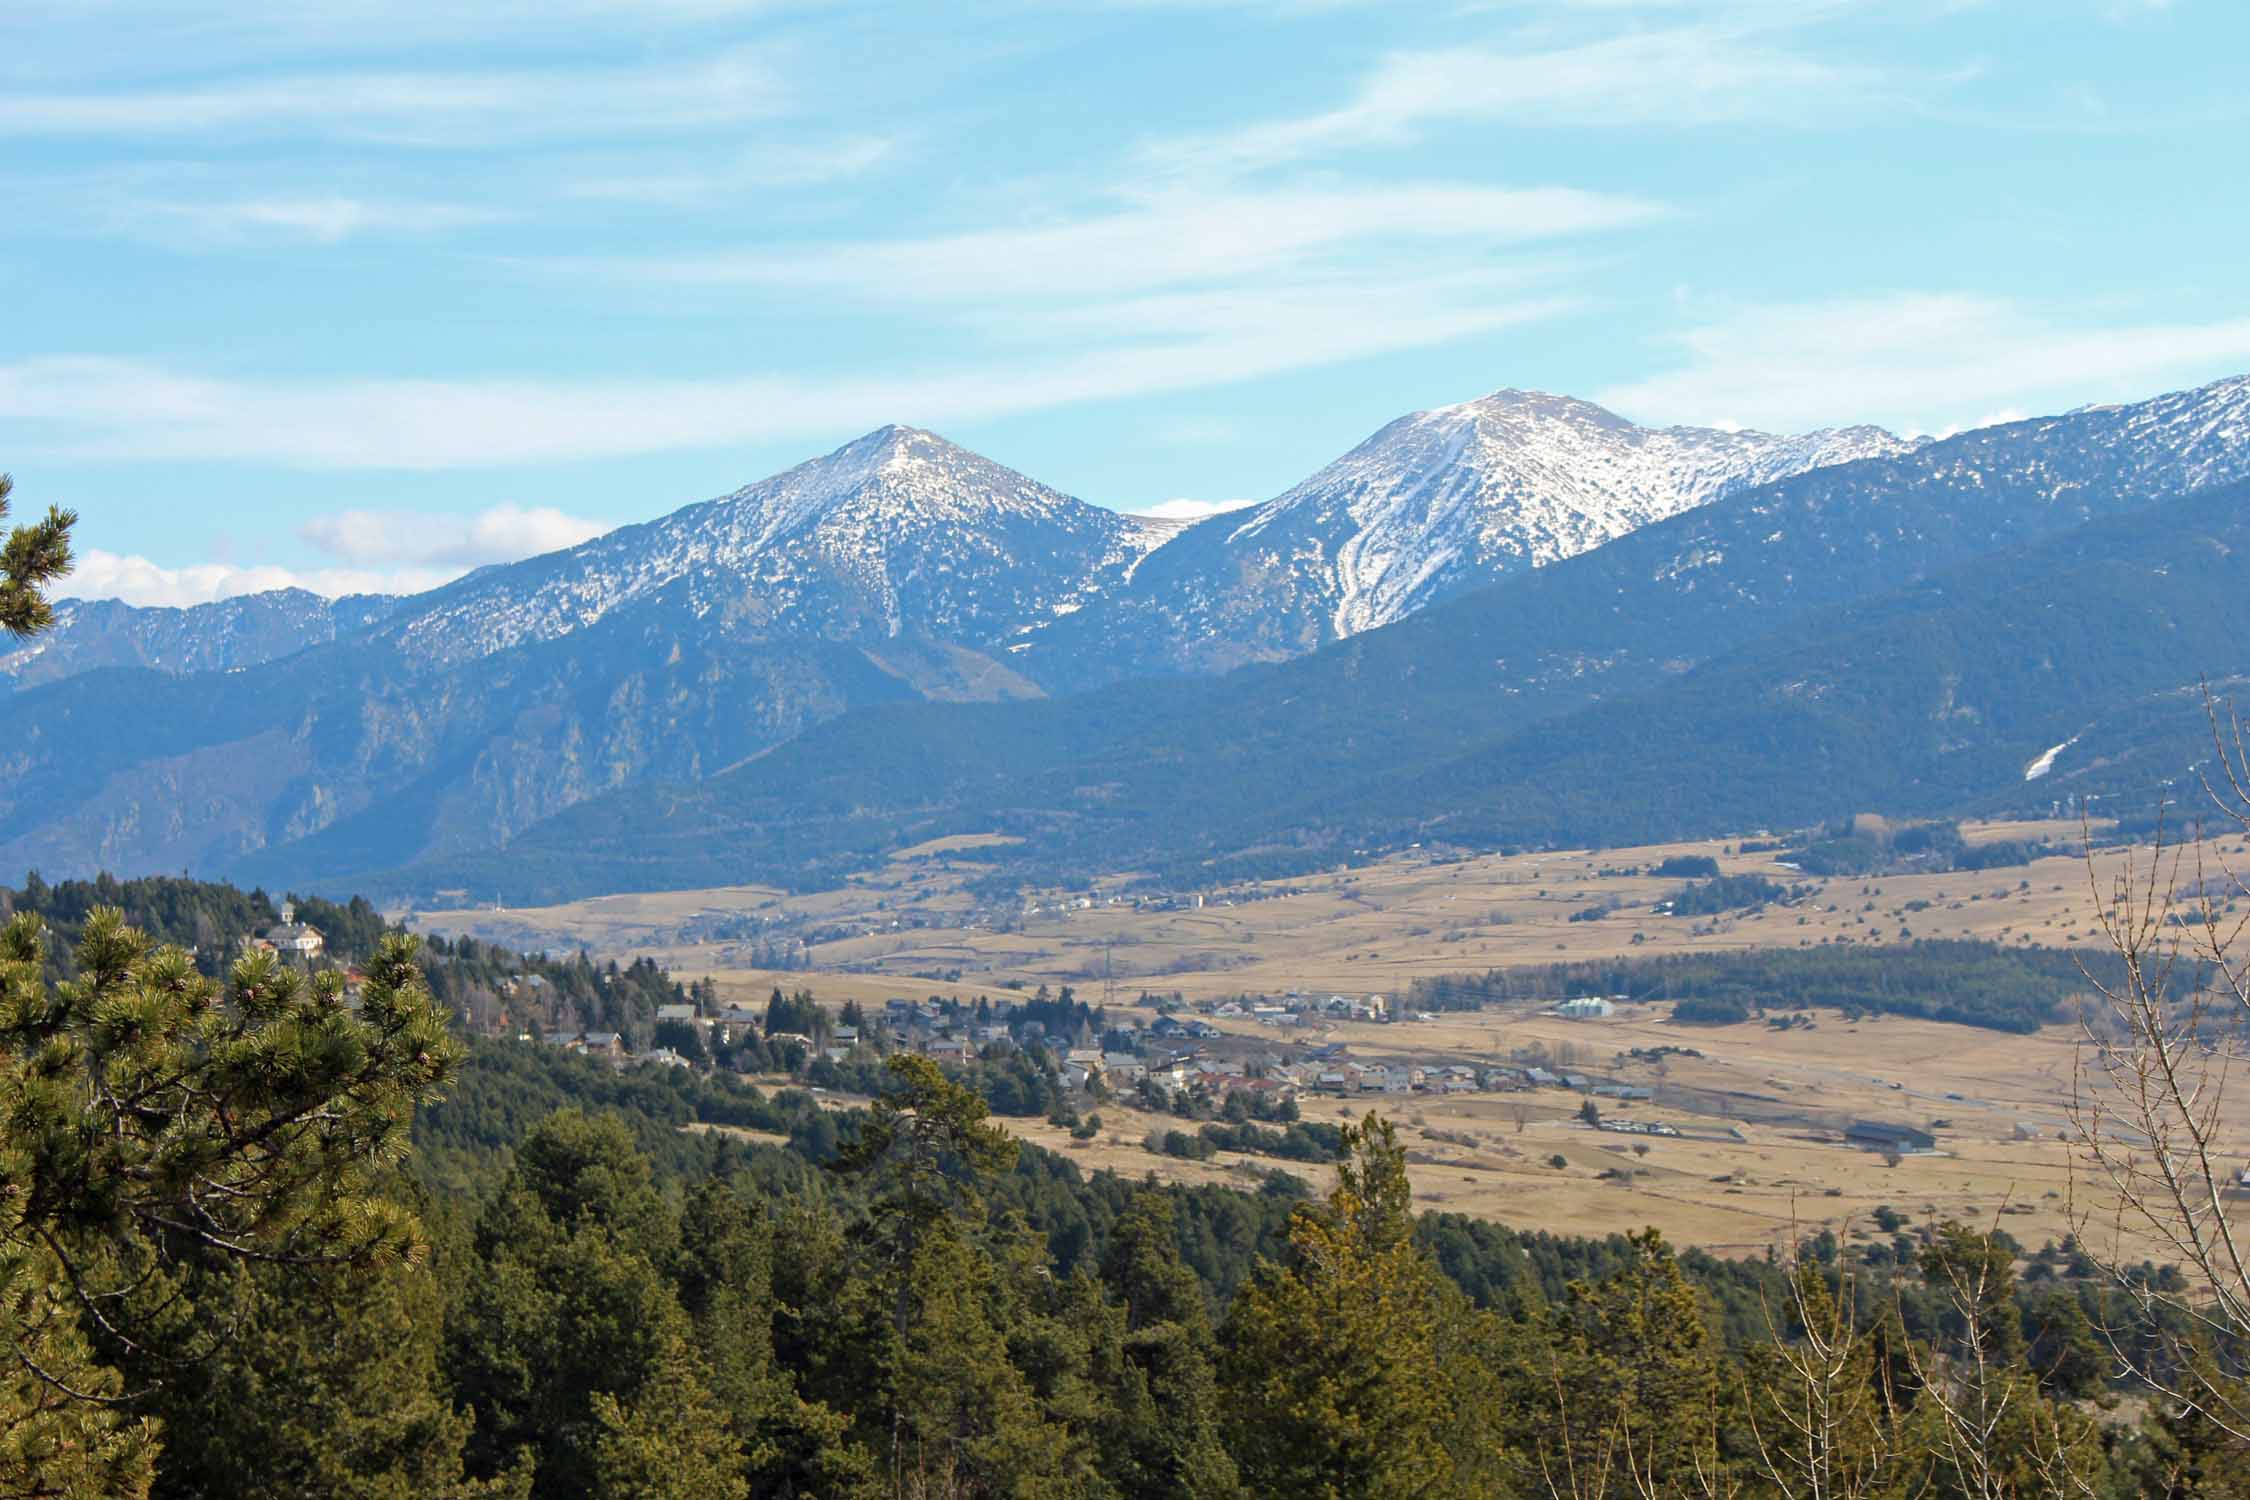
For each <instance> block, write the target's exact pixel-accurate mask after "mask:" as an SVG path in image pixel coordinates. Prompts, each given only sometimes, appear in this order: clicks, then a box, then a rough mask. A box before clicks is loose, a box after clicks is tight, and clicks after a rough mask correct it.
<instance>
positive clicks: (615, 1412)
mask: <svg viewBox="0 0 2250 1500" xmlns="http://www.w3.org/2000/svg"><path fill="white" fill-rule="evenodd" d="M593 1416H594V1421H595V1423H596V1424H597V1426H598V1428H599V1431H598V1434H597V1436H596V1437H595V1440H594V1445H593V1449H594V1453H593V1459H594V1463H593V1467H594V1482H593V1486H592V1489H591V1494H592V1496H593V1500H747V1497H748V1495H749V1493H750V1486H749V1483H748V1482H747V1481H746V1480H745V1479H744V1478H743V1473H742V1470H743V1452H742V1445H741V1443H740V1442H739V1441H738V1440H737V1439H736V1437H735V1435H734V1432H733V1429H732V1427H731V1426H730V1425H729V1423H728V1422H727V1419H726V1413H725V1412H724V1411H722V1410H721V1409H720V1407H719V1404H718V1402H717V1401H716V1400H715V1399H714V1398H713V1397H712V1394H711V1391H710V1388H709V1387H708V1386H706V1385H705V1384H704V1382H703V1379H702V1375H701V1373H700V1371H699V1369H698V1368H697V1361H696V1358H695V1353H694V1350H693V1349H692V1348H691V1347H690V1346H689V1344H688V1342H687V1340H686V1339H684V1338H682V1337H680V1336H678V1335H677V1334H674V1335H673V1336H671V1337H669V1338H667V1339H666V1340H665V1342H664V1344H663V1346H662V1348H661V1349H660V1351H659V1352H658V1354H657V1358H656V1365H655V1368H654V1369H652V1370H650V1371H649V1373H648V1376H647V1378H646V1379H645V1380H643V1381H642V1383H641V1388H640V1390H639V1391H638V1392H637V1393H636V1394H635V1395H634V1396H633V1398H632V1400H631V1401H630V1402H626V1401H620V1400H619V1399H618V1398H617V1397H615V1396H613V1395H611V1394H609V1393H608V1392H606V1391H604V1392H601V1393H598V1394H597V1395H596V1396H595V1397H594V1399H593Z"/></svg>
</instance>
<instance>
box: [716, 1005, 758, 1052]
mask: <svg viewBox="0 0 2250 1500" xmlns="http://www.w3.org/2000/svg"><path fill="white" fill-rule="evenodd" d="M758 1020H759V1017H758V1013H757V1012H756V1011H754V1010H745V1009H744V1008H743V1007H741V1006H739V1005H730V1006H728V1007H726V1008H725V1009H724V1010H722V1011H720V1012H719V1013H718V1014H717V1015H715V1016H713V1017H712V1018H711V1022H712V1024H713V1025H714V1026H716V1027H717V1028H718V1031H719V1035H720V1036H721V1037H723V1038H725V1040H726V1043H727V1045H728V1046H730V1047H731V1046H733V1045H734V1044H735V1043H736V1042H739V1041H741V1040H742V1039H743V1038H744V1037H746V1036H756V1035H757V1034H758Z"/></svg>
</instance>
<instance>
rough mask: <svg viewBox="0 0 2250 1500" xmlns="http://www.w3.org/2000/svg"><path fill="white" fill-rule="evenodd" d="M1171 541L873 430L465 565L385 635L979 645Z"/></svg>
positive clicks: (896, 432) (936, 440) (415, 644)
mask: <svg viewBox="0 0 2250 1500" xmlns="http://www.w3.org/2000/svg"><path fill="white" fill-rule="evenodd" d="M1171 534H1172V533H1171V529H1170V528H1167V527H1166V526H1165V525H1164V524H1163V523H1161V522H1155V521H1148V520H1143V519H1140V518H1137V517H1129V516H1124V515H1120V514H1118V513H1117V512H1115V511H1112V510H1105V509H1103V508H1102V507H1100V506H1097V505H1089V504H1087V503H1086V502H1085V501H1083V500H1076V499H1073V498H1072V497H1070V496H1068V495H1065V494H1063V493H1062V492H1060V491H1059V490H1053V489H1049V488H1048V487H1047V486H1046V485H1043V484H1039V483H1037V482H1035V481H1033V480H1030V479H1027V478H1025V477H1024V476H1023V475H1021V474H1018V473H1016V472H1015V471H1014V470H1012V469H1007V468H1003V467H1001V466H1000V465H999V464H996V463H994V462H992V461H991V460H990V459H987V458H983V457H980V456H979V455H977V454H974V453H971V452H969V451H968V450H967V449H965V448H961V447H958V446H956V445H955V444H952V443H949V442H947V441H946V440H945V439H944V438H941V437H939V436H937V435H936V434H935V433H930V432H923V431H921V430H919V429H917V428H912V427H896V426H893V427H884V428H881V429H879V430H877V431H875V432H871V433H868V434H867V435H866V436H865V437H862V438H859V439H857V440H856V441H853V442H850V443H847V444H845V445H844V446H843V447H841V448H838V449H837V450H836V451H835V452H833V453H830V454H828V455H826V456H825V457H821V458H816V459H812V460H810V461H808V462H806V463H802V464H799V465H797V466H796V467H795V468H792V469H789V470H786V471H784V472H783V473H780V474H776V475H774V476H773V477H772V478H770V479H764V480H760V481H759V482H758V483H756V484H753V485H749V486H747V487H745V488H743V489H740V490H737V491H735V492H734V493H733V494H731V495H726V496H722V497H721V498H719V499H716V500H710V501H705V502H704V503H702V504H700V505H691V506H688V507H687V508H686V509H684V510H678V511H674V512H673V513H671V514H670V515H667V516H664V517H661V518H660V519H657V520H654V521H650V522H647V523H645V524H642V525H637V526H626V527H622V528H620V529H619V530H616V531H612V532H609V533H608V534H606V535H604V536H599V537H596V538H594V539H593V540H592V541H589V542H585V543H582V544H581V545H579V546H576V547H572V548H570V549H568V550H566V551H562V552H557V553H553V554H550V555H549V556H546V557H541V558H533V559H531V560H529V561H527V562H522V563H517V564H514V565H512V566H509V567H504V568H491V569H487V570H485V571H483V572H481V573H477V574H474V575H472V576H470V577H468V578H465V579H462V580H461V581H460V582H458V583H455V584H452V585H450V586H448V587H446V588H444V589H440V590H437V591H435V592H433V593H431V594H428V595H425V596H423V597H422V598H420V599H418V600H416V601H414V602H413V604H412V605H411V606H410V607H409V608H407V609H406V610H404V611H402V612H401V614H400V615H399V617H398V618H396V619H395V620H393V621H392V622H390V623H389V624H388V625H386V626H385V627H384V628H383V629H382V630H381V631H380V632H379V634H380V636H381V637H382V638H383V639H386V640H389V641H392V642H394V643H396V644H397V646H398V647H399V649H400V650H401V651H402V652H403V653H404V654H405V655H406V656H407V657H408V658H409V659H410V660H413V661H415V662H417V663H418V664H422V665H433V666H448V665H453V664H457V663H460V662H463V661H468V660H472V659H474V658H477V657H482V656H489V655H491V654H492V653H494V652H497V651H504V650H508V649H509V648H511V647H516V646H522V645H527V644H533V643H537V642H541V641H551V640H555V639H557V638H559V637H561V636H565V635H568V634H571V633H572V632H574V631H579V630H583V629H586V628H587V627H589V626H592V625H594V624H597V623H598V622H600V621H603V620H605V619H609V618H611V617H613V616H619V615H626V616H631V615H635V614H637V613H639V612H643V611H647V610H650V609H661V610H665V611H672V612H676V615H677V623H678V627H679V628H680V629H683V630H689V629H704V630H709V631H711V632H714V633H716V634H721V635H725V636H727V637H729V638H732V639H737V640H755V639H764V638H771V637H775V636H784V635H787V636H800V637H816V638H821V639H827V640H834V641H856V642H863V643H868V644H878V643H881V642H885V641H889V640H893V639H896V638H899V637H901V636H907V635H922V636H928V637H933V638H937V639H941V640H945V641H951V642H957V643H961V644H964V645H970V646H982V645H985V644H989V643H991V642H995V641H998V640H1000V639H1001V638H1002V637H1005V636H1007V635H1010V634H1012V633H1013V632H1015V631H1016V630H1018V629H1020V628H1021V627H1022V626H1023V625H1024V624H1025V623H1027V622H1037V621H1044V620H1049V619H1053V618H1056V617H1058V616H1061V615H1065V614H1068V613H1070V612H1071V611H1073V610H1076V609H1078V608H1080V607H1082V606H1083V605H1084V604H1086V603H1087V601H1088V600H1090V599H1092V598H1094V597H1096V596H1098V595H1099V594H1101V593H1102V592H1103V591H1105V590H1107V589H1110V588H1114V587H1115V586H1117V585H1119V584H1121V583H1122V582H1124V581H1125V580H1126V579H1128V578H1130V577H1131V576H1132V572H1133V569H1134V567H1135V566H1136V565H1137V564H1138V563H1139V562H1140V560H1141V559H1142V558H1143V557H1144V556H1146V555H1147V553H1148V552H1149V550H1150V549H1151V548H1153V547H1155V546H1156V545H1157V544H1158V543H1160V542H1161V541H1163V540H1165V539H1166V538H1167V537H1168V536H1170V535H1171Z"/></svg>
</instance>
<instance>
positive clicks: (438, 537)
mask: <svg viewBox="0 0 2250 1500" xmlns="http://www.w3.org/2000/svg"><path fill="white" fill-rule="evenodd" d="M608 529H609V527H608V526H607V525H605V524H604V523H602V522H600V521H589V520H587V519H586V518H584V517H583V516H572V515H565V514H564V513H563V512H561V511H559V510H556V509H554V508H553V507H552V506H533V507H530V508H528V509H527V508H525V507H522V506H516V505H495V506H492V507H490V508H488V509H486V510H482V511H479V512H478V513H477V514H475V515H473V516H429V515H402V514H399V513H397V512H386V511H371V510H346V511H339V512H337V513H336V514H334V515H329V516H316V517H314V518H313V519H312V520H310V521H307V522H305V523H304V524H303V525H302V526H299V527H298V528H297V535H298V536H299V538H301V539H302V540H303V541H304V542H305V543H306V544H307V545H309V546H312V547H316V548H318V549H319V550H320V551H322V552H325V553H327V554H328V555H329V556H331V557H334V558H338V559H340V560H341V561H343V562H344V563H347V564H350V565H352V566H354V567H361V568H370V567H390V568H397V567H400V566H404V565H416V566H421V567H438V568H445V567H450V568H455V569H462V568H478V567H482V566H484V565H485V564H486V563H498V562H514V561H515V560H516V559H518V558H523V557H535V556H537V555H538V554H540V553H542V552H558V551H560V550H562V549H563V548H565V547H575V546H577V545H578V544H579V543H580V542H583V541H586V540H588V539H590V538H592V537H597V536H599V535H601V534H602V533H603V532H604V531H607V530H608Z"/></svg>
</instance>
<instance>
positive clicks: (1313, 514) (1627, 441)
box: [1020, 390, 1915, 685]
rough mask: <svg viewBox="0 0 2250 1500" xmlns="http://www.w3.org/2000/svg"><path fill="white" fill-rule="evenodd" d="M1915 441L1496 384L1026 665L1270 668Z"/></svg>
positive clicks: (1186, 546)
mask: <svg viewBox="0 0 2250 1500" xmlns="http://www.w3.org/2000/svg"><path fill="white" fill-rule="evenodd" d="M1914 446H1915V445H1914V444H1913V443H1910V442H1908V441H1906V440H1903V439H1900V438H1898V437H1895V436H1893V435H1892V434H1890V433H1887V432H1884V431H1883V430H1881V429H1880V428H1874V427H1853V428H1843V429H1837V430H1832V431H1826V432H1815V433H1810V434H1807V435H1805V436H1802V437H1777V436H1774V435H1772V434H1769V433H1759V432H1721V431H1716V430H1712V429H1708V428H1693V427H1670V428H1648V427H1639V426H1636V425H1634V424H1633V423H1631V422H1628V421H1626V420H1625V419H1624V418H1622V417H1619V416H1617V415H1615V414H1614V413H1612V412H1608V411H1604V410H1603V409H1602V408H1601V407H1598V406H1595V405H1593V404H1591V403H1589V402H1585V401H1574V400H1570V399H1568V398H1565V397H1559V396H1551V395H1547V394H1545V393H1542V392H1537V391H1514V390H1509V391H1500V392H1497V393H1495V394H1493V395H1490V396H1487V397H1484V398H1483V399H1481V400H1477V401H1468V402H1463V403H1461V404H1459V405H1456V406H1447V407H1440V408H1438V409H1437V410H1434V411H1424V412H1415V413H1413V414H1412V415H1409V416H1405V417H1401V418H1400V419H1399V420H1397V421H1395V422H1392V423H1391V424H1389V425H1388V426H1386V427H1384V428H1383V429H1382V430H1381V431H1380V432H1377V433H1376V434H1375V435H1374V436H1372V437H1370V438H1369V439H1367V441H1366V442H1364V443H1362V444H1360V445H1359V446H1358V447H1357V448H1354V449H1353V450H1352V451H1351V452H1349V453H1347V454H1345V455H1344V456H1343V457H1342V458H1340V459H1338V460H1336V462H1334V463H1332V464H1330V465H1328V466H1327V467H1326V468H1324V469H1322V470H1321V471H1320V472H1319V473H1317V474H1314V475H1313V476H1312V477H1311V478H1309V479H1307V480H1305V481H1304V482H1303V483H1302V484H1299V485H1297V486H1295V487H1294V488H1292V489H1290V490H1289V491H1288V492H1286V493H1285V494H1282V495H1279V496H1277V497H1275V498H1274V499H1272V500H1269V501H1267V502H1265V503H1264V504H1263V505H1260V506H1257V507H1255V508H1254V509H1252V510H1249V511H1246V512H1238V513H1234V514H1230V515H1226V516H1222V517H1218V518H1215V519H1213V520H1210V521H1207V522H1205V523H1203V524H1202V525H1200V526H1197V527H1195V528H1194V529H1193V530H1191V531H1190V532H1189V533H1188V534H1186V535H1185V536H1183V537H1181V538H1180V539H1179V540H1178V541H1176V542H1174V543H1172V544H1171V545H1170V546H1168V547H1167V548H1166V549H1165V550H1164V552H1163V553H1162V554H1160V555H1159V556H1157V557H1154V558H1152V559H1150V561H1149V563H1148V565H1147V566H1146V567H1144V568H1142V569H1141V570H1140V571H1139V572H1138V573H1137V574H1136V575H1135V577H1134V579H1133V583H1132V586H1131V587H1130V588H1128V589H1125V590H1123V591H1120V592H1118V593H1116V594H1114V595H1112V596H1110V597H1108V598H1106V599H1104V600H1103V601H1102V602H1101V603H1100V604H1099V605H1097V606H1095V607H1093V608H1091V609H1089V610H1087V611H1086V612H1085V613H1084V614H1082V615H1078V616H1074V617H1073V618H1071V619H1070V620H1068V621H1067V622H1064V623H1062V624H1060V625H1057V626H1054V627H1050V628H1048V629H1045V630H1041V631H1037V632H1035V633H1032V634H1031V635H1029V636H1028V637H1027V640H1026V642H1025V649H1024V651H1023V653H1022V657H1021V663H1020V664H1021V665H1022V666H1023V667H1024V669H1025V670H1026V671H1028V672H1029V673H1031V674H1032V675H1033V676H1035V677H1038V678H1039V679H1040V680H1041V681H1043V682H1047V683H1049V684H1050V685H1057V684H1072V685H1084V684H1087V683H1093V682H1100V681H1106V680H1111V679H1113V678H1115V677H1118V676H1122V675H1126V674H1128V673H1131V672H1142V673H1147V672H1176V671H1189V672H1194V671H1212V670H1225V669H1227V668H1230V667H1233V666H1237V665H1240V664H1242V663H1244V662H1247V661H1270V660H1279V659H1282V658H1285V657H1289V656H1294V655H1298V654H1301V653H1302V652H1305V651H1309V650H1312V649H1313V648H1315V647H1317V646H1320V645H1322V644H1324V643H1326V642H1329V641H1334V640H1340V639H1343V638H1344V637H1347V636H1351V635H1355V634H1358V633H1359V632H1361V631H1365V630H1371V629H1375V628H1377V627H1379V626H1383V625H1388V624H1392V623H1394V622H1396V621H1398V620H1400V619H1403V618H1405V617H1406V616H1407V615H1409V614H1412V613H1414V612H1415V611H1417V610H1419V609H1422V608H1424V607H1426V606H1427V605H1429V604H1432V603H1434V602H1436V601H1438V600H1440V599H1444V598H1449V597H1451V596H1453V595H1455V594H1458V593H1461V592H1463V591H1464V590H1466V589H1469V588H1472V587H1474V586H1476V585H1478V584H1481V583H1486V582H1490V581H1492V580H1494V579H1496V578H1501V577H1505V576H1507V575H1509V574H1511V573H1515V572H1519V571H1522V570H1524V569H1527V568H1531V567H1538V566H1544V565H1546V564H1550V563H1554V562H1558V561H1560V560H1562V559H1564V558H1567V557H1574V556H1576V555H1578V554H1579V553H1581V552H1585V551H1588V550H1589V549H1591V548H1594V547H1597V546H1600V545H1602V544H1603V543H1605V542H1609V541H1613V540H1615V539H1616V538H1618V537H1620V536H1623V535H1625V534H1626V533H1627V532H1629V531H1632V530H1634V529H1636V528H1638V527H1641V526H1645V525H1647V524H1648V523H1650V522H1652V521H1659V520H1663V519H1665V518H1666V517H1669V516H1673V515H1677V514H1679V513H1680V512H1682V511H1684V510H1689V509H1692V508H1693V507H1695V506H1699V505H1703V504H1707V503H1709V502H1710V501H1713V500H1716V499H1719V498H1722V497H1724V496H1726V495H1729V494H1734V493H1736V492H1738V491H1741V490H1744V489H1748V488H1752V487H1755V486H1757V485H1760V484H1766V483H1770V482H1772V481H1774V480H1777V479H1782V478H1786V477H1788V476H1789V475H1792V474H1797V473H1802V472H1803V471H1805V470H1807V469H1812V468H1817V467H1820V466H1822V465H1826V464H1834V463H1843V462H1848V461H1850V460H1853V459H1858V458H1869V457H1876V456H1884V455H1892V454H1899V453H1904V452H1908V451H1911V450H1912V448H1913V447H1914Z"/></svg>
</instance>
